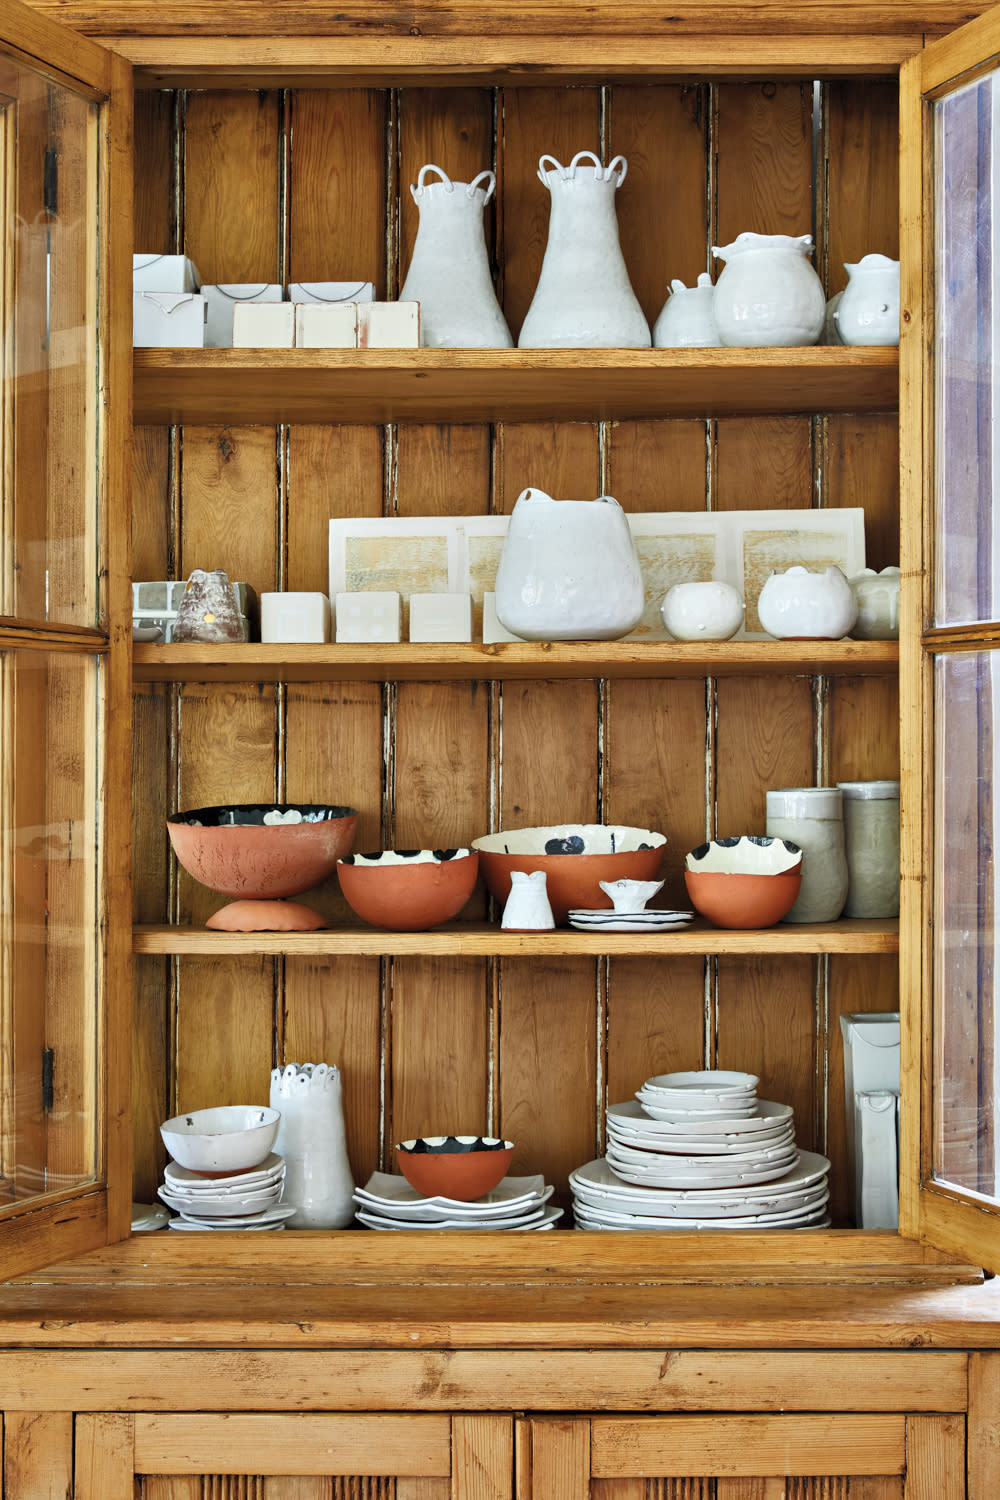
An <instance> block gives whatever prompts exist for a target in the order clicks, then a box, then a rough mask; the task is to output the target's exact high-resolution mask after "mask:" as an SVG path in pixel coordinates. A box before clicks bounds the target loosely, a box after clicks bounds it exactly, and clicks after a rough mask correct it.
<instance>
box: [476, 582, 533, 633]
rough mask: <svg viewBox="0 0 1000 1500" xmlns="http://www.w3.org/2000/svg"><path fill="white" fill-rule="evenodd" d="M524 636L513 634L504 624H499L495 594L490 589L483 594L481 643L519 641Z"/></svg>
mask: <svg viewBox="0 0 1000 1500" xmlns="http://www.w3.org/2000/svg"><path fill="white" fill-rule="evenodd" d="M523 639H524V637H523V636H520V635H513V634H512V633H511V631H509V630H508V629H507V627H506V625H501V624H500V620H499V617H498V615H497V596H496V594H495V593H493V592H492V591H489V590H488V591H487V592H486V593H485V594H484V595H483V644H484V645H485V646H489V645H495V644H496V642H498V641H521V640H523Z"/></svg>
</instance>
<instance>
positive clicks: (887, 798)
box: [837, 781, 899, 918]
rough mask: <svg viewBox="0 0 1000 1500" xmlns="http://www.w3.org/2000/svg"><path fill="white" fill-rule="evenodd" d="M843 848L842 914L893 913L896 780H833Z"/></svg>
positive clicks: (895, 897) (896, 911)
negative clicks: (840, 806)
mask: <svg viewBox="0 0 1000 1500" xmlns="http://www.w3.org/2000/svg"><path fill="white" fill-rule="evenodd" d="M837 785H838V787H839V788H840V790H841V792H842V793H843V796H844V844H845V848H846V852H847V873H848V887H847V903H846V905H845V907H844V916H845V917H868V918H876V917H898V916H899V782H898V781H838V782H837Z"/></svg>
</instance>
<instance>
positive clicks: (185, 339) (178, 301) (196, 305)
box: [132, 292, 207, 349]
mask: <svg viewBox="0 0 1000 1500" xmlns="http://www.w3.org/2000/svg"><path fill="white" fill-rule="evenodd" d="M206 310H207V304H206V302H205V299H204V297H202V296H201V295H200V294H199V293H198V292H133V294H132V344H133V346H134V347H135V348H136V349H201V348H203V347H204V343H205V314H206Z"/></svg>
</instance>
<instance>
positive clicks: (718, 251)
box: [712, 231, 826, 349]
mask: <svg viewBox="0 0 1000 1500" xmlns="http://www.w3.org/2000/svg"><path fill="white" fill-rule="evenodd" d="M812 247H813V242H812V235H810V234H800V235H791V234H753V233H751V232H749V231H748V232H747V233H745V234H740V235H737V237H736V239H735V240H734V241H733V243H732V244H731V245H723V246H722V247H721V248H720V247H719V246H717V245H713V246H712V254H713V255H715V256H717V257H718V259H719V260H722V261H725V266H724V268H723V271H722V274H721V275H720V277H719V279H718V281H717V283H716V286H715V301H714V304H713V307H714V312H715V324H716V327H717V328H718V330H719V337H720V339H721V340H722V342H723V344H725V345H726V346H727V347H729V348H754V349H756V348H764V347H778V348H796V347H800V346H803V345H807V344H815V342H816V340H817V339H818V338H819V336H820V333H821V331H822V328H823V321H824V318H825V317H826V294H825V293H824V291H823V283H822V282H821V281H820V279H819V277H818V276H817V275H816V272H815V271H814V270H813V267H812V265H811V263H810V260H809V256H810V255H811V253H812Z"/></svg>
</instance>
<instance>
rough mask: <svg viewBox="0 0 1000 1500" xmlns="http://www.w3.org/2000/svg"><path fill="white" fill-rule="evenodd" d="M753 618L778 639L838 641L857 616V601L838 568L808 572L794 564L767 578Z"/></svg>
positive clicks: (850, 627) (849, 628)
mask: <svg viewBox="0 0 1000 1500" xmlns="http://www.w3.org/2000/svg"><path fill="white" fill-rule="evenodd" d="M757 618H758V619H759V620H760V624H761V629H762V630H766V631H767V633H768V635H773V636H774V637H775V638H776V639H777V640H779V641H811V640H821V641H839V640H840V639H841V637H842V636H845V635H847V633H848V631H849V630H851V629H852V627H853V626H854V623H855V621H856V620H857V618H858V601H857V600H856V599H855V597H854V591H853V590H852V588H851V585H850V584H849V583H848V581H847V579H846V578H845V577H844V574H843V572H842V571H841V569H840V568H838V567H829V568H827V569H826V570H825V571H824V572H822V573H811V572H810V571H809V569H808V568H801V567H799V566H798V565H796V566H795V567H793V568H789V569H788V570H787V571H786V572H784V573H772V574H771V576H770V577H769V578H768V579H767V581H766V582H765V584H764V587H763V588H762V589H761V591H760V597H759V598H758V600H757Z"/></svg>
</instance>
